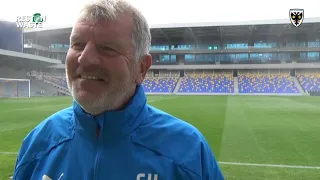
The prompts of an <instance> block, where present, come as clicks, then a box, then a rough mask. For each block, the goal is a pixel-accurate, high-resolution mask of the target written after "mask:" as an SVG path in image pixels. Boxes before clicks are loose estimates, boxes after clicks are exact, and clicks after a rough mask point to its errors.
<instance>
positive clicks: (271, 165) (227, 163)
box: [218, 162, 320, 170]
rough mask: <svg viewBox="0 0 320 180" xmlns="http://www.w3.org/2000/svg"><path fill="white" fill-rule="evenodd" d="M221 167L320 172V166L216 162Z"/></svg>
mask: <svg viewBox="0 0 320 180" xmlns="http://www.w3.org/2000/svg"><path fill="white" fill-rule="evenodd" d="M218 163H219V164H222V165H234V166H255V167H275V168H293V169H317V170H320V166H301V165H284V164H256V163H242V162H218Z"/></svg>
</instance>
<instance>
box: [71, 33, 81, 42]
mask: <svg viewBox="0 0 320 180" xmlns="http://www.w3.org/2000/svg"><path fill="white" fill-rule="evenodd" d="M79 39H81V36H80V35H79V34H71V36H70V41H76V40H79Z"/></svg>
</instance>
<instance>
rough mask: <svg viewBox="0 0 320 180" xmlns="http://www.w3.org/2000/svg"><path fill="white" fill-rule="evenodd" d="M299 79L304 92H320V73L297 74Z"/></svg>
mask: <svg viewBox="0 0 320 180" xmlns="http://www.w3.org/2000/svg"><path fill="white" fill-rule="evenodd" d="M297 79H298V81H299V83H300V84H301V86H302V88H303V90H304V91H320V73H308V72H306V73H297Z"/></svg>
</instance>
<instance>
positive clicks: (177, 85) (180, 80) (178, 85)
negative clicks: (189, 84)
mask: <svg viewBox="0 0 320 180" xmlns="http://www.w3.org/2000/svg"><path fill="white" fill-rule="evenodd" d="M183 78H184V77H179V79H178V82H177V84H176V86H175V87H174V90H173V93H177V92H178V90H179V88H180V86H181V82H182V81H183Z"/></svg>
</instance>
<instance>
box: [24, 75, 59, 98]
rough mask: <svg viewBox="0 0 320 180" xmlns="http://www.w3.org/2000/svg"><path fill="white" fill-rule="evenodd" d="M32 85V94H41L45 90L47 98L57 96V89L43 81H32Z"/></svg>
mask: <svg viewBox="0 0 320 180" xmlns="http://www.w3.org/2000/svg"><path fill="white" fill-rule="evenodd" d="M30 84H31V92H32V93H35V92H39V91H41V90H42V89H43V90H44V95H45V96H53V95H55V94H57V89H55V88H54V87H52V86H51V85H49V84H46V83H44V82H43V81H42V80H36V79H32V80H31V82H30Z"/></svg>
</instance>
